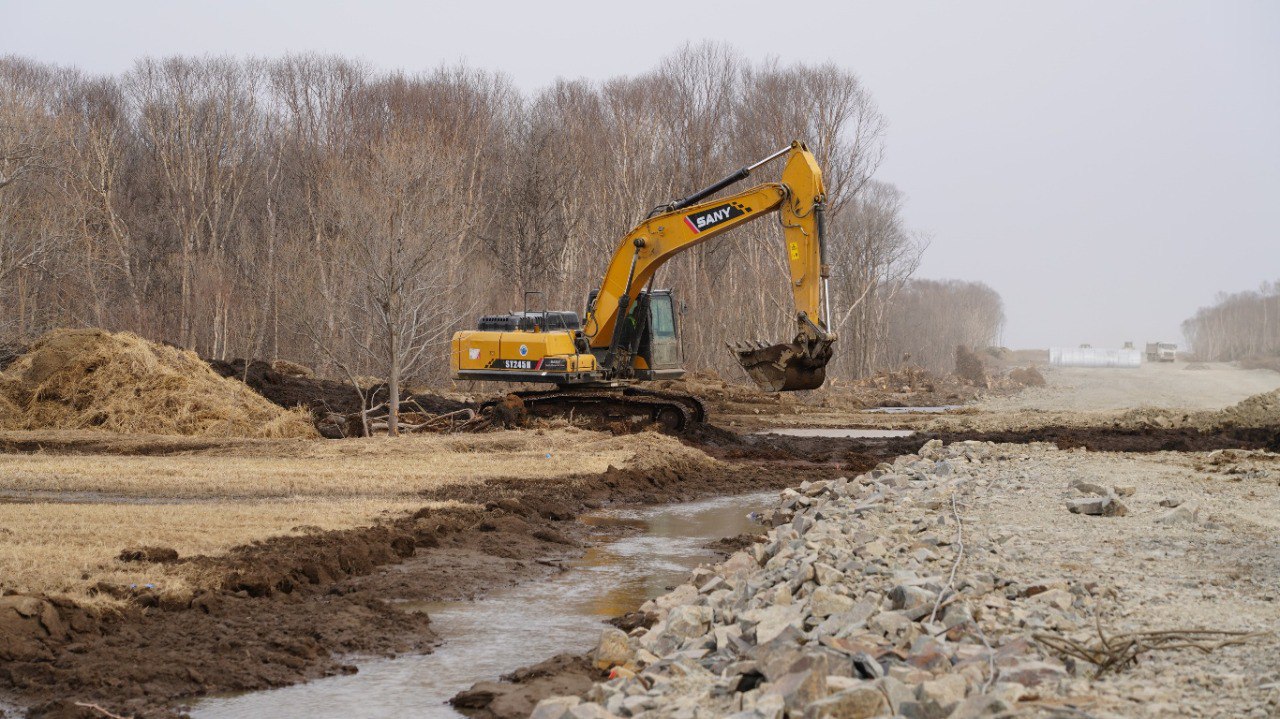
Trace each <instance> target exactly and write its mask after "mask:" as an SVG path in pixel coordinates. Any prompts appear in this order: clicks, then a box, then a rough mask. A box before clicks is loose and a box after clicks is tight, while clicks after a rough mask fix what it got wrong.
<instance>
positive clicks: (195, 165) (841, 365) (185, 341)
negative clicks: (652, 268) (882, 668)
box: [0, 44, 935, 382]
mask: <svg viewBox="0 0 1280 719" xmlns="http://www.w3.org/2000/svg"><path fill="white" fill-rule="evenodd" d="M884 130H885V120H884V118H883V117H882V116H881V114H880V113H879V111H878V110H877V109H876V106H875V104H874V102H873V101H872V98H871V97H870V95H869V93H868V92H867V91H866V89H865V88H864V87H862V85H861V84H860V83H859V82H858V80H857V78H856V77H855V76H854V75H852V74H851V73H849V72H847V71H845V70H842V69H840V68H837V67H835V66H832V65H816V66H814V65H792V66H784V65H780V64H777V63H774V62H766V63H750V62H747V61H745V60H744V59H743V58H742V57H741V56H740V55H738V54H737V53H736V52H734V51H733V50H732V49H730V48H727V47H724V46H721V45H713V44H704V45H697V46H690V47H687V48H685V49H683V50H681V51H679V52H677V53H675V54H674V55H672V56H670V57H668V58H667V59H665V60H664V61H662V62H661V63H660V65H659V66H658V67H656V68H655V69H654V70H652V71H651V72H647V73H645V74H642V75H638V76H633V77H621V78H615V79H612V80H608V81H604V82H588V81H567V80H566V81H559V82H557V83H555V84H553V85H552V86H550V87H548V88H546V89H545V90H543V91H540V92H537V93H533V94H527V93H522V92H520V91H518V90H517V89H516V88H515V87H513V86H512V84H511V83H510V81H509V80H508V79H507V78H505V77H504V76H502V75H499V74H493V73H489V72H484V71H479V70H475V69H471V68H466V67H443V68H440V69H437V70H435V71H432V72H428V73H425V74H420V75H412V76H410V75H405V74H402V73H380V72H375V71H373V70H372V69H370V68H369V67H367V66H366V65H364V64H362V63H361V62H358V61H353V60H349V59H345V58H341V57H331V56H315V55H297V56H288V57H284V58H279V59H267V60H263V59H251V60H237V59H230V58H221V57H201V58H192V57H171V58H165V59H144V60H141V61H139V62H138V63H136V65H135V66H134V68H133V69H132V70H130V71H129V72H127V73H124V74H122V75H120V76H118V77H99V76H90V75H86V74H84V73H82V72H80V71H78V70H75V69H70V68H62V67H54V66H48V65H42V64H38V63H35V62H32V61H29V60H25V59H22V58H18V57H5V58H0V339H2V338H6V337H7V338H10V339H17V340H19V341H22V340H29V339H30V338H32V337H35V336H37V335H39V334H40V333H42V332H43V331H45V330H47V329H49V328H51V327H55V326H64V325H96V326H102V327H108V328H114V329H128V330H132V331H135V332H138V333H140V334H142V335H144V336H147V337H150V338H153V339H162V340H167V341H172V342H175V343H177V344H180V345H182V346H185V347H189V348H193V349H195V350H197V351H199V352H200V353H202V354H204V355H207V356H212V357H217V358H228V357H233V356H244V357H259V358H266V359H272V358H277V357H288V358H292V359H295V360H300V361H303V362H308V363H312V364H317V365H319V366H320V367H322V368H323V369H325V370H327V371H329V372H334V371H337V370H345V371H346V372H348V373H350V374H352V375H355V374H376V375H379V376H389V377H390V379H391V381H392V382H398V381H400V380H401V379H402V378H405V377H415V378H420V379H426V380H439V379H442V378H443V377H445V376H446V375H447V371H448V362H447V347H448V344H447V343H448V337H449V335H450V334H451V333H452V332H453V331H454V330H456V329H461V328H464V327H469V326H472V323H473V322H474V320H475V315H476V314H478V313H480V312H482V311H488V312H494V311H506V310H508V309H510V308H512V307H515V306H518V305H519V304H520V300H521V297H522V293H523V292H524V291H525V290H541V291H543V292H544V293H545V294H546V296H547V298H548V300H549V304H550V305H552V306H558V307H565V308H571V309H577V310H581V307H582V305H583V303H584V301H585V295H586V293H587V291H588V290H589V289H591V288H592V286H593V285H594V283H595V282H597V281H598V278H599V276H600V274H601V272H602V271H603V268H604V266H605V264H606V263H607V261H608V259H609V256H610V254H611V253H612V251H613V250H614V249H615V245H616V242H617V238H619V237H621V236H622V235H623V234H624V233H625V232H626V231H627V229H629V228H630V227H631V226H632V225H633V224H634V223H635V222H636V221H638V220H639V219H640V218H642V217H643V215H644V213H645V212H646V211H647V210H648V209H649V208H651V207H653V206H655V205H658V204H660V203H662V202H665V201H667V200H670V199H671V198H673V197H676V196H680V195H682V194H684V193H686V192H687V191H689V190H690V189H692V188H695V187H700V186H704V185H706V184H708V183H709V182H711V181H713V180H715V179H718V178H719V177H720V176H722V175H724V174H726V173H727V172H729V171H731V170H732V169H734V168H737V167H741V166H742V165H743V164H745V163H746V162H748V161H750V160H752V159H756V158H758V157H761V156H763V155H765V154H767V153H769V152H771V151H772V150H774V149H777V148H778V147H780V146H783V145H785V144H786V143H787V142H789V141H790V140H791V139H793V138H802V139H806V140H807V141H808V142H809V143H810V145H811V146H812V147H814V148H815V150H816V152H817V154H818V157H819V161H820V162H821V164H822V166H823V168H824V170H825V173H826V179H827V185H828V189H829V204H830V213H829V217H830V223H829V225H830V227H831V237H830V246H831V248H832V250H833V252H832V255H833V257H832V260H833V262H832V264H833V266H834V267H833V269H834V278H833V280H834V281H833V292H834V294H833V296H834V302H833V306H834V308H835V317H834V322H833V323H834V324H835V329H836V330H837V331H838V332H840V334H841V336H842V338H843V340H844V341H843V342H842V344H841V350H842V352H841V356H840V360H839V362H838V363H837V367H836V368H835V370H836V372H837V374H843V375H844V376H850V377H852V376H859V375H864V374H867V373H869V372H871V371H873V370H874V369H875V368H876V366H877V365H878V364H883V363H884V362H885V360H886V358H889V357H891V356H893V355H895V354H896V353H898V352H902V351H913V352H915V351H918V350H916V348H915V346H914V345H911V343H910V342H909V341H906V340H902V342H905V343H906V344H905V345H904V344H902V342H899V340H898V339H892V338H891V337H890V333H889V331H888V330H887V329H886V328H887V327H888V325H889V322H890V320H889V317H890V314H891V312H892V311H893V310H892V308H893V307H894V306H895V304H896V303H897V302H898V301H899V300H898V298H900V297H903V296H904V295H903V292H904V288H908V287H910V286H909V285H908V284H907V281H908V279H909V278H910V277H911V275H912V273H913V272H914V271H915V269H916V267H917V265H918V263H919V258H920V255H921V253H922V252H923V250H924V248H925V246H926V244H927V243H926V242H925V241H923V240H922V238H921V237H920V236H919V235H918V234H917V233H913V232H912V231H911V230H910V229H908V228H907V226H906V224H905V222H904V220H903V217H902V203H903V198H902V194H901V193H900V192H899V191H898V190H897V189H896V188H894V187H893V186H891V185H888V184H885V183H883V182H879V181H877V180H875V179H873V176H874V174H875V172H876V169H877V167H878V166H879V164H880V161H881V157H882V154H883V135H884ZM779 236H780V233H779V232H778V231H777V228H776V226H774V225H773V224H772V223H768V222H761V223H756V224H755V225H754V226H751V227H749V228H747V229H745V230H743V231H739V232H735V233H734V234H732V235H730V236H727V238H726V239H725V240H723V241H719V242H714V243H708V244H707V245H704V246H702V247H700V248H698V249H696V250H694V251H691V252H690V253H687V254H686V255H685V256H682V257H681V258H679V259H678V260H676V261H675V262H673V263H671V265H670V266H669V267H668V268H664V270H663V272H662V274H661V276H660V277H659V278H658V284H659V285H662V286H666V287H672V288H674V289H675V290H676V291H677V292H678V293H679V297H680V298H681V299H682V300H683V301H684V303H685V308H686V313H685V314H684V315H683V318H682V319H683V330H684V332H685V351H686V357H687V361H688V364H689V365H690V366H692V367H696V368H714V369H720V370H728V369H731V368H733V367H734V364H733V360H732V358H731V357H730V355H729V354H728V353H727V352H725V351H724V350H723V343H724V341H725V340H736V339H741V338H743V337H744V336H752V335H755V336H761V337H771V338H777V339H784V338H786V337H788V336H789V333H791V332H792V331H793V329H794V328H793V326H792V324H793V323H792V320H791V319H790V318H791V314H792V313H791V310H790V308H789V303H790V299H789V298H790V294H789V291H788V288H787V286H786V282H785V281H783V278H785V277H786V269H785V268H786V265H785V257H784V256H783V253H782V243H781V242H779ZM908 294H910V293H909V292H908ZM933 309H935V308H931V309H930V311H932V310H933ZM899 314H901V310H899ZM762 318H763V319H762ZM900 339H901V338H900ZM920 339H921V340H925V339H926V337H925V336H923V335H922V336H920Z"/></svg>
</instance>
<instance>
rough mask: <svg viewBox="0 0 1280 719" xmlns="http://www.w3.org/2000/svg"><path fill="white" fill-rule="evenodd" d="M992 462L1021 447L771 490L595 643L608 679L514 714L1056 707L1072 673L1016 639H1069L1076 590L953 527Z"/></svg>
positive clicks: (954, 712)
mask: <svg viewBox="0 0 1280 719" xmlns="http://www.w3.org/2000/svg"><path fill="white" fill-rule="evenodd" d="M1009 451H1026V448H1025V447H1022V448H1018V449H1012V450H1011V449H1010V448H1009V447H1008V446H1004V445H993V444H990V443H970V442H964V443H956V444H952V445H950V446H946V447H944V446H942V445H941V444H940V443H938V442H936V441H934V442H930V443H928V444H926V445H925V446H924V447H923V448H922V449H921V450H920V452H919V453H918V454H916V455H909V456H904V457H899V458H898V459H897V460H895V461H894V463H893V464H891V465H890V464H882V465H881V466H880V467H879V468H877V469H876V470H874V471H872V472H869V473H867V474H864V475H862V476H859V477H857V478H856V479H854V480H848V479H844V478H842V479H839V480H836V481H819V482H805V483H803V484H801V485H800V486H799V487H797V488H793V489H787V490H784V491H783V492H782V494H781V498H780V503H779V506H778V507H777V508H775V509H774V510H772V511H771V512H767V513H765V516H764V520H765V521H766V523H768V524H770V525H772V527H773V528H772V529H771V530H770V531H769V532H768V534H767V535H766V536H765V537H764V539H763V541H762V542H760V543H758V544H756V545H754V546H753V547H752V548H750V549H749V550H744V551H742V552H738V553H736V554H734V555H733V556H731V557H729V558H728V559H727V560H726V561H725V562H724V563H722V564H720V565H718V566H716V567H714V568H701V569H699V570H697V571H695V572H694V573H693V575H692V576H691V577H690V580H689V582H688V583H687V584H684V585H681V586H680V587H677V588H676V589H675V590H674V591H672V592H671V593H669V594H667V595H665V596H662V597H659V598H658V599H655V600H653V601H651V602H649V603H647V604H646V605H645V606H644V607H642V610H643V611H645V612H649V613H651V614H653V615H654V616H656V617H657V621H656V622H655V623H654V624H653V625H652V626H651V627H650V628H649V629H647V630H645V629H637V630H635V631H633V632H632V633H631V634H630V635H627V634H625V633H623V632H621V631H620V630H617V629H608V630H605V632H604V634H603V636H602V638H601V642H600V645H599V647H598V649H597V651H596V654H595V659H596V661H597V662H598V663H599V664H598V665H599V666H600V667H602V668H612V673H611V679H610V680H609V681H607V682H603V683H598V684H596V685H595V686H594V687H593V688H592V690H591V691H590V692H589V693H588V694H587V698H586V701H579V700H577V699H574V698H565V697H554V698H550V699H547V700H544V701H543V702H541V703H540V704H539V705H538V706H537V707H536V709H535V710H534V712H533V715H532V716H533V717H535V718H537V719H567V718H569V717H576V718H579V719H585V718H587V717H610V716H618V717H690V718H692V717H712V716H730V717H734V718H735V719H766V718H770V719H771V718H778V717H783V716H787V717H806V718H812V719H817V718H818V717H848V718H854V719H856V718H859V717H875V716H902V717H907V718H908V719H943V718H945V717H950V718H951V719H963V718H967V717H985V716H997V715H1000V714H1002V713H1006V712H1009V711H1011V710H1013V709H1014V708H1015V707H1016V706H1017V705H1018V704H1019V702H1020V701H1022V702H1025V701H1028V700H1035V699H1038V698H1040V697H1047V696H1062V695H1065V694H1066V693H1068V692H1069V690H1070V689H1071V683H1072V682H1073V681H1074V678H1073V677H1072V676H1071V675H1070V674H1069V672H1068V669H1067V667H1066V666H1064V665H1063V664H1062V663H1061V662H1059V661H1058V660H1057V659H1054V658H1052V657H1049V656H1046V655H1045V654H1044V653H1042V652H1041V650H1040V649H1039V647H1038V646H1037V645H1036V644H1035V643H1034V642H1032V641H1031V640H1030V639H1029V636H1028V635H1029V632H1031V631H1034V630H1039V629H1061V630H1071V629H1076V628H1078V627H1080V626H1083V625H1084V624H1085V623H1086V621H1087V617H1086V612H1085V611H1084V609H1085V604H1086V603H1087V602H1088V601H1089V599H1090V598H1089V591H1088V588H1086V587H1085V586H1083V585H1081V584H1079V583H1071V582H1056V583H1055V582H1050V583H1045V584H1040V585H1031V586H1021V585H1019V584H1017V583H1016V582H1014V581H1012V580H1010V579H1009V578H1006V577H1004V576H1001V575H1000V574H999V573H998V572H993V571H991V567H990V566H988V565H989V562H988V561H987V560H985V559H984V557H985V556H990V555H993V554H999V552H1000V551H1001V548H1000V545H1001V544H1002V543H1003V542H1004V541H1005V540H1007V539H1008V537H1004V536H1001V535H996V536H967V535H966V534H965V531H964V528H965V527H964V512H965V508H966V507H967V506H968V505H969V504H970V503H971V502H973V501H974V499H975V496H976V491H978V490H981V489H982V488H983V487H984V486H985V485H986V484H987V483H988V482H989V481H990V480H989V479H988V478H986V477H985V475H984V474H983V473H981V472H978V471H975V469H976V468H977V467H979V466H980V465H981V464H982V463H983V462H984V461H1001V459H1002V455H1003V454H1004V453H1006V452H1009ZM1103 494H1105V495H1106V496H1105V497H1101V498H1099V499H1104V500H1107V501H1109V502H1115V501H1117V500H1115V499H1114V494H1118V493H1114V494H1113V493H1112V492H1107V491H1105V490H1104V492H1103ZM996 566H998V565H996Z"/></svg>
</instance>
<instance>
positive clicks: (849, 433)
mask: <svg viewBox="0 0 1280 719" xmlns="http://www.w3.org/2000/svg"><path fill="white" fill-rule="evenodd" d="M756 434H780V435H783V436H786V437H834V438H838V439H850V438H852V439H880V438H884V437H910V436H911V435H913V434H915V432H913V431H911V430H909V429H862V428H860V427H816V428H808V427H804V428H798V427H786V428H782V427H779V428H774V429H765V430H761V431H759V432H756Z"/></svg>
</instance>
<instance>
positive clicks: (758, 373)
mask: <svg viewBox="0 0 1280 719" xmlns="http://www.w3.org/2000/svg"><path fill="white" fill-rule="evenodd" d="M832 342H833V340H829V339H825V340H824V339H812V338H809V337H803V336H801V337H797V338H796V339H795V341H794V342H791V343H786V344H776V345H766V344H765V343H763V342H755V343H739V344H737V345H732V346H730V349H731V350H733V353H734V354H735V355H737V357H738V363H739V364H741V365H742V368H743V369H745V370H746V371H747V374H748V375H750V377H751V379H752V381H754V382H755V383H756V385H758V386H759V387H760V389H762V390H764V391H765V392H797V391H799V390H805V389H817V388H819V387H821V386H822V384H823V382H825V381H826V379H827V362H830V361H831V354H832V350H831V345H832Z"/></svg>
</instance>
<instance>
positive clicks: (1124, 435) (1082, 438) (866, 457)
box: [695, 425, 1280, 472]
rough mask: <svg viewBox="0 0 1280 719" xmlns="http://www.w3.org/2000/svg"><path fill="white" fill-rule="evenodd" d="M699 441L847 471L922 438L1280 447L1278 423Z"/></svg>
mask: <svg viewBox="0 0 1280 719" xmlns="http://www.w3.org/2000/svg"><path fill="white" fill-rule="evenodd" d="M695 438H696V439H695V441H696V443H697V444H698V446H699V447H700V448H702V449H704V450H705V451H706V452H707V453H708V454H711V455H712V456H715V457H719V458H721V459H733V460H743V459H754V460H772V461H788V460H790V461H800V462H822V463H829V464H835V465H837V466H840V467H841V468H842V469H845V470H847V471H850V472H857V471H862V470H860V469H858V467H862V466H865V465H866V463H867V462H868V461H873V466H874V462H878V461H881V460H880V459H878V458H892V457H896V456H898V455H900V454H912V453H914V452H915V451H916V450H918V449H920V447H921V446H923V445H924V443H925V442H928V441H929V440H931V439H939V440H942V441H943V442H944V443H947V444H950V443H951V442H963V441H966V440H975V441H981V442H1001V443H1025V442H1050V443H1053V444H1056V445H1057V446H1058V447H1059V449H1074V448H1076V447H1083V448H1085V449H1088V450H1089V451H1092V452H1168V451H1174V452H1208V451H1212V450H1215V449H1269V450H1272V451H1280V427H1271V428H1258V427H1234V428H1227V429H1220V430H1216V431H1201V430H1197V429H1191V428H1172V429H1160V428H1153V427H1142V428H1113V427H1045V428H1042V429H1035V430H1009V431H1001V432H917V433H916V434H914V435H911V436H910V437H886V438H844V437H793V436H788V435H776V434H737V433H735V432H730V431H728V430H724V429H720V428H718V427H715V426H714V425H707V426H704V427H702V428H699V429H698V431H697V434H696V435H695Z"/></svg>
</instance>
